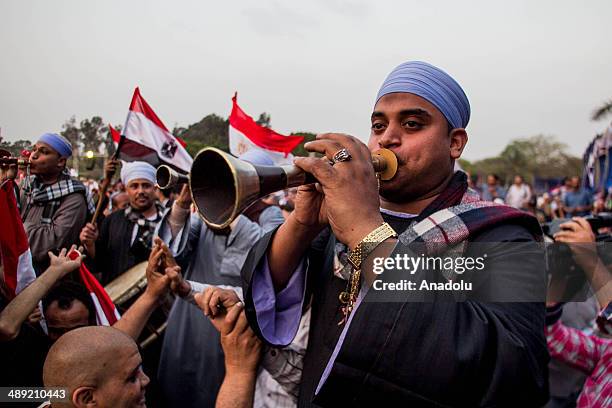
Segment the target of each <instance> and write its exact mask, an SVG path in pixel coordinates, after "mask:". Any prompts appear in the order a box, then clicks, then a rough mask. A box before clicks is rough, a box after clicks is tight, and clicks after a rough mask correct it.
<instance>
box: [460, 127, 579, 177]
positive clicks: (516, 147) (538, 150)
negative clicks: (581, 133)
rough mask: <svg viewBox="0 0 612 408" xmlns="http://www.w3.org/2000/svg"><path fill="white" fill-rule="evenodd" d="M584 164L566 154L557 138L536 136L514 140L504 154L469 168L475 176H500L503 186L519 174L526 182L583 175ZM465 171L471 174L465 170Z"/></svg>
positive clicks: (473, 164) (565, 147) (476, 163)
mask: <svg viewBox="0 0 612 408" xmlns="http://www.w3.org/2000/svg"><path fill="white" fill-rule="evenodd" d="M581 169H582V160H580V159H579V158H578V157H574V156H572V155H570V154H569V153H567V145H566V144H564V143H561V142H558V141H557V140H556V139H555V137H554V136H544V135H537V136H533V137H530V138H525V139H515V140H512V141H511V142H510V143H509V144H508V145H507V146H506V147H505V149H504V150H503V151H502V152H501V154H500V155H499V156H497V157H490V158H486V159H483V160H478V161H476V162H474V163H471V164H470V171H469V172H470V173H471V174H472V175H480V176H486V175H487V174H490V173H495V174H497V175H498V176H499V177H500V179H501V180H502V183H503V182H510V180H511V179H512V177H514V175H516V174H520V175H522V176H523V177H524V178H525V179H526V180H527V181H529V182H533V181H534V179H535V178H536V177H538V178H560V177H564V176H568V175H573V174H576V175H578V174H580V172H581ZM466 170H468V169H467V168H466Z"/></svg>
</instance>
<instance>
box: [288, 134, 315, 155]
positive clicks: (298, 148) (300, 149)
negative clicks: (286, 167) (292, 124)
mask: <svg viewBox="0 0 612 408" xmlns="http://www.w3.org/2000/svg"><path fill="white" fill-rule="evenodd" d="M290 136H304V140H303V141H302V143H300V144H299V145H297V146H296V147H295V149H293V152H292V153H293V155H294V156H308V155H309V154H310V152H308V151H307V150H306V149H304V143H308V142H312V141H313V140H315V138H316V137H317V134H316V133H312V132H292V133H291V134H290Z"/></svg>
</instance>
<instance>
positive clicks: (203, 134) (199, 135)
mask: <svg viewBox="0 0 612 408" xmlns="http://www.w3.org/2000/svg"><path fill="white" fill-rule="evenodd" d="M228 127H229V121H228V120H227V119H224V118H222V117H221V116H218V115H215V114H214V113H213V114H210V115H207V116H205V117H204V118H202V120H200V121H199V122H197V123H194V124H192V125H189V126H188V127H187V129H185V128H180V127H176V126H175V128H174V130H173V134H175V135H176V136H180V137H181V138H182V139H183V140H185V142H186V143H187V151H189V152H190V154H193V153H191V152H192V151H196V152H197V151H198V150H199V149H200V148H202V147H205V146H213V147H217V148H219V149H221V150H224V151H229V130H228ZM174 132H177V133H178V134H177V133H174ZM196 149H197V150H196Z"/></svg>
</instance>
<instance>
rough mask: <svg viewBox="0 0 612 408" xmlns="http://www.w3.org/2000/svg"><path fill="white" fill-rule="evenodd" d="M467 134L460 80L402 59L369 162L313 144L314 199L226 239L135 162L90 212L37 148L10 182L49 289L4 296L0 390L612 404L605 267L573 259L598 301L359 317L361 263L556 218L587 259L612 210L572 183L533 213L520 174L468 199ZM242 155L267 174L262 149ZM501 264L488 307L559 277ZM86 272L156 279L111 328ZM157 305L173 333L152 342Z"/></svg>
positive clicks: (266, 200)
mask: <svg viewBox="0 0 612 408" xmlns="http://www.w3.org/2000/svg"><path fill="white" fill-rule="evenodd" d="M469 117H470V106H469V103H468V100H467V97H466V95H465V93H464V92H463V90H462V89H461V87H460V86H459V84H458V83H457V82H456V81H455V80H454V79H453V78H452V77H450V76H449V75H448V74H447V73H445V72H444V71H442V70H440V69H439V68H437V67H434V66H432V65H429V64H426V63H422V62H407V63H404V64H402V65H400V66H398V67H397V68H396V69H395V70H394V71H393V72H391V74H390V75H389V76H388V77H387V78H386V79H385V81H384V83H383V85H382V87H381V89H380V90H379V93H378V95H377V98H376V103H375V106H374V111H373V113H372V117H371V120H372V129H371V135H370V139H369V142H368V145H367V146H366V145H365V144H363V143H362V142H360V141H359V140H358V139H356V138H354V137H351V136H347V135H344V134H336V133H333V134H323V135H319V136H318V137H317V139H316V140H315V141H313V142H310V143H309V144H307V145H306V148H307V150H309V151H311V152H316V153H320V154H321V155H323V156H325V157H324V158H322V159H321V158H319V157H315V156H312V157H300V158H296V160H295V164H296V165H297V166H298V167H300V168H302V169H303V170H305V171H308V172H310V173H312V174H313V175H314V176H315V177H316V178H317V180H318V182H319V183H318V184H317V185H312V184H311V185H305V186H301V187H299V188H292V189H288V190H285V191H281V192H278V193H275V194H271V195H269V196H266V197H263V198H261V199H259V200H258V201H256V202H255V203H254V204H253V205H251V206H250V207H249V208H247V210H245V211H244V212H243V213H242V214H241V215H239V216H238V217H237V218H236V219H235V220H234V221H233V222H232V223H231V225H230V226H229V227H228V228H226V229H223V230H217V229H213V228H211V227H209V226H208V225H207V224H206V223H205V222H203V220H202V218H201V217H200V216H199V214H198V212H197V210H196V207H195V206H194V203H193V201H192V195H191V193H190V190H189V187H188V186H187V185H181V186H177V187H176V188H173V189H171V190H160V189H159V188H158V187H156V180H155V172H156V169H155V167H153V166H152V165H151V164H149V163H146V162H143V161H135V162H123V163H120V162H119V161H116V160H109V161H108V162H107V163H106V165H105V177H106V178H107V179H108V180H114V178H116V180H114V182H112V183H111V186H110V188H109V189H108V190H107V191H106V193H105V194H102V195H101V196H100V197H99V196H98V193H99V191H100V189H101V185H102V182H96V181H94V180H81V181H79V180H78V179H75V178H72V177H70V176H69V172H68V170H69V169H68V168H67V160H68V158H69V157H70V156H71V154H72V146H71V145H70V143H69V142H68V141H67V140H66V139H65V138H63V137H62V136H60V135H58V134H53V133H48V134H44V135H42V136H41V137H40V138H39V139H38V140H37V142H36V143H35V145H34V147H33V150H32V153H31V155H30V158H29V174H30V175H29V176H27V177H25V176H24V174H23V173H20V172H19V171H18V169H17V168H16V167H15V166H3V167H2V176H1V178H2V182H3V183H5V182H8V181H10V180H14V181H16V183H14V185H15V189H14V192H15V197H16V201H17V202H18V203H19V211H20V215H21V220H22V222H23V226H24V229H25V232H26V234H27V236H28V241H29V246H30V250H31V254H32V262H33V267H34V270H35V272H36V276H37V277H36V279H35V280H33V281H32V282H31V283H30V284H29V285H28V286H27V287H25V288H24V289H23V290H21V291H20V292H18V293H16V294H12V292H11V290H10V289H9V288H8V285H7V283H6V282H5V281H4V280H0V359H1V361H2V369H1V370H0V386H3V387H25V386H28V387H35V386H45V387H62V388H65V389H66V390H67V393H68V396H67V398H66V399H65V400H63V401H55V400H53V401H47V402H45V403H43V405H42V406H52V407H64V406H65V407H85V406H100V407H107V406H108V407H142V406H145V405H148V406H153V407H156V406H159V407H214V406H216V407H251V406H255V407H293V406H300V407H309V406H313V407H316V406H321V407H327V406H346V405H355V406H376V405H379V404H382V403H385V404H387V403H389V404H396V405H402V406H408V405H412V406H457V407H466V406H512V407H518V406H521V407H523V406H524V407H528V406H529V407H532V406H533V407H541V406H549V407H569V406H579V407H605V406H612V347H610V344H611V343H610V333H611V327H612V317H611V316H612V310H611V309H612V306H611V303H610V301H612V284H611V280H610V272H609V269H608V264H609V263H610V262H608V261H607V260H606V257H605V256H603V257H600V256H598V255H597V253H595V255H593V252H589V253H586V254H585V252H588V250H586V251H585V249H584V248H583V247H576V246H572V247H571V250H572V255H573V257H574V259H575V262H576V264H577V265H579V266H580V267H581V268H582V269H583V270H584V271H585V274H586V275H587V277H588V280H589V282H590V284H591V295H592V296H591V297H590V298H589V300H588V301H586V302H573V303H566V304H564V303H563V302H560V301H558V300H551V299H548V302H546V299H545V298H542V299H540V300H539V301H535V300H531V301H528V302H496V301H495V299H493V301H489V302H486V301H480V300H473V299H471V298H470V299H468V300H465V299H464V301H457V300H456V299H455V298H454V297H453V295H451V294H449V293H442V292H440V293H435V294H431V296H430V297H429V298H428V300H427V301H422V300H420V301H419V300H415V298H412V297H411V295H407V297H405V298H402V299H401V301H393V302H382V301H371V300H370V301H369V300H368V299H369V296H371V295H372V294H371V292H372V291H370V290H368V287H369V285H370V284H371V283H372V281H373V279H374V276H373V274H372V272H371V271H370V270H369V269H368V267H367V266H366V265H367V264H368V259H371V258H372V257H373V256H377V257H392V256H393V255H394V254H399V253H403V252H402V251H407V250H408V249H407V248H408V247H409V245H410V244H412V243H415V242H421V243H425V244H432V245H431V247H440V245H442V246H443V247H444V248H446V249H449V248H453V249H456V248H457V247H462V248H467V249H465V251H467V253H469V251H470V249H469V245H470V244H471V243H490V242H499V243H509V242H510V243H513V242H514V243H525V242H527V243H536V242H539V241H541V239H542V231H541V228H540V223H543V222H548V221H551V220H553V219H564V220H565V222H564V223H563V224H562V225H561V229H560V231H559V232H557V233H556V234H555V236H554V238H555V240H557V241H558V242H564V243H568V244H575V243H583V244H587V243H591V244H592V243H594V242H595V234H596V233H597V232H598V231H593V230H592V228H591V227H590V224H589V223H588V222H586V221H585V220H584V218H582V217H584V216H586V215H589V214H597V213H600V212H603V211H606V210H610V207H611V205H612V200H611V198H610V194H598V195H597V196H595V197H594V196H593V194H592V193H591V192H587V191H584V190H581V188H580V179H579V178H578V177H568V178H567V179H566V181H565V182H564V184H563V185H562V186H561V187H560V188H558V189H556V190H553V191H551V192H545V193H543V194H541V195H540V196H537V195H536V194H535V192H534V191H533V189H532V188H531V187H530V186H529V185H528V184H527V183H525V181H524V179H523V178H522V177H521V176H520V175H517V176H516V177H514V180H513V183H512V184H511V185H510V186H508V187H507V188H505V187H504V186H502V185H501V182H500V180H499V177H497V176H496V175H494V174H491V175H488V176H487V178H486V183H485V184H483V185H482V186H472V187H474V188H470V187H469V186H468V185H469V184H470V178H469V177H467V175H466V174H465V173H464V172H462V171H457V172H455V170H454V165H455V161H456V160H458V159H459V157H460V156H461V153H462V151H463V149H464V147H465V145H466V143H467V140H468V137H467V132H466V130H465V128H466V126H467V124H468V122H469ZM381 147H382V148H387V149H390V150H391V151H392V152H393V153H394V154H395V155H396V156H397V158H398V170H397V173H396V175H395V177H394V178H393V179H391V180H389V181H383V180H380V179H378V177H377V175H376V174H375V173H374V170H373V168H372V165H371V154H370V151H373V150H376V149H378V148H381ZM240 159H241V160H244V161H246V162H248V163H251V164H254V165H273V162H272V159H271V158H270V157H269V156H268V155H267V154H266V153H265V152H264V151H262V150H250V151H248V152H247V153H245V154H244V155H242V156H241V157H240ZM117 172H119V174H118V177H117V174H116V173H117ZM96 201H99V203H96ZM95 204H98V205H101V206H102V208H103V211H102V213H101V214H100V216H98V217H94V214H95V208H96V207H95ZM536 217H537V218H536ZM538 221H539V222H538ZM434 244H435V245H434ZM464 244H467V246H464ZM462 245H463V246H462ZM74 254H77V256H75V255H74ZM489 255H490V256H489V258H488V260H487V271H486V272H487V276H486V282H487V284H486V286H487V289H486V290H487V291H490V292H488V293H498V292H497V291H503V290H506V289H508V288H507V287H505V286H504V285H508V282H510V281H513V282H518V283H517V287H529V286H537V285H539V284H540V283H541V282H545V281H546V279H547V271H546V266H545V260H544V257H543V256H542V257H540V256H539V255H538V254H534V253H531V252H525V250H524V249H521V247H520V246H503V245H500V246H499V247H495V248H494V249H493V251H492V252H491V253H490V254H489ZM82 264H85V265H86V266H87V268H88V269H89V270H91V272H92V273H93V274H94V276H95V277H96V279H97V280H98V281H99V282H100V283H101V284H102V285H103V286H108V285H112V284H113V283H116V282H118V280H120V279H122V278H125V276H126V275H127V272H128V271H133V270H137V269H138V268H141V269H142V274H143V276H144V277H146V287H145V288H144V289H141V290H137V291H136V292H137V293H136V294H135V295H134V296H133V297H132V298H131V299H130V301H129V302H128V303H126V304H122V305H118V306H121V307H120V309H121V317H120V318H119V319H118V320H117V321H116V322H115V323H114V324H112V326H105V325H102V324H100V322H99V321H98V319H96V307H97V305H96V302H95V300H94V299H92V297H91V294H90V292H89V290H88V289H87V288H86V287H85V286H84V284H83V282H81V281H80V278H79V274H78V273H77V272H78V270H79V268H80V267H81V265H82ZM362 265H363V266H362ZM508 276H511V279H510V280H508V279H506V277H508ZM436 279H438V280H442V281H443V280H444V279H447V280H448V279H450V278H448V276H447V275H443V274H439V275H438V276H437V277H436ZM129 289H132V288H129ZM478 290H481V291H483V292H484V290H485V289H483V288H480V289H477V291H478ZM481 294H483V293H481ZM477 298H478V297H476V298H475V299H477ZM164 304H169V305H170V306H169V307H168V309H167V311H165V312H164V319H163V320H164V322H163V325H162V328H161V329H159V328H154V329H153V330H152V331H153V332H155V335H154V336H153V337H152V338H153V340H152V341H148V340H147V342H144V343H143V337H148V336H147V335H146V333H149V332H150V331H151V328H150V326H151V323H150V320H151V319H152V316H153V315H154V314H155V313H157V312H158V311H159V310H160V309H161V308H162V305H164ZM551 357H552V360H550V358H551ZM21 404H22V405H19V406H26V405H23V404H25V403H21ZM33 406H36V404H34V405H33Z"/></svg>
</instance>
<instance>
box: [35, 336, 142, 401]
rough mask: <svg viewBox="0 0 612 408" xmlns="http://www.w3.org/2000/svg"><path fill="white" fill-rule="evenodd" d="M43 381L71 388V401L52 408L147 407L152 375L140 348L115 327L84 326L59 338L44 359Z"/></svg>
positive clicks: (69, 399)
mask: <svg viewBox="0 0 612 408" xmlns="http://www.w3.org/2000/svg"><path fill="white" fill-rule="evenodd" d="M43 381H44V384H45V387H62V388H67V389H68V395H67V399H68V401H61V402H53V403H52V404H51V406H52V407H85V406H94V405H95V406H97V407H113V408H122V407H146V402H145V388H146V387H147V385H148V384H149V377H147V375H146V374H145V373H144V372H143V371H142V358H141V357H140V353H139V352H138V347H137V346H136V343H135V342H134V340H133V339H132V338H131V337H130V336H128V335H127V334H125V333H123V332H121V331H119V330H117V329H114V328H112V327H108V326H90V327H82V328H79V329H75V330H72V331H70V332H68V333H66V334H65V335H63V336H62V337H60V339H59V340H58V341H57V342H55V344H54V345H53V347H51V350H50V351H49V354H48V355H47V359H46V360H45V366H44V371H43Z"/></svg>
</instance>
